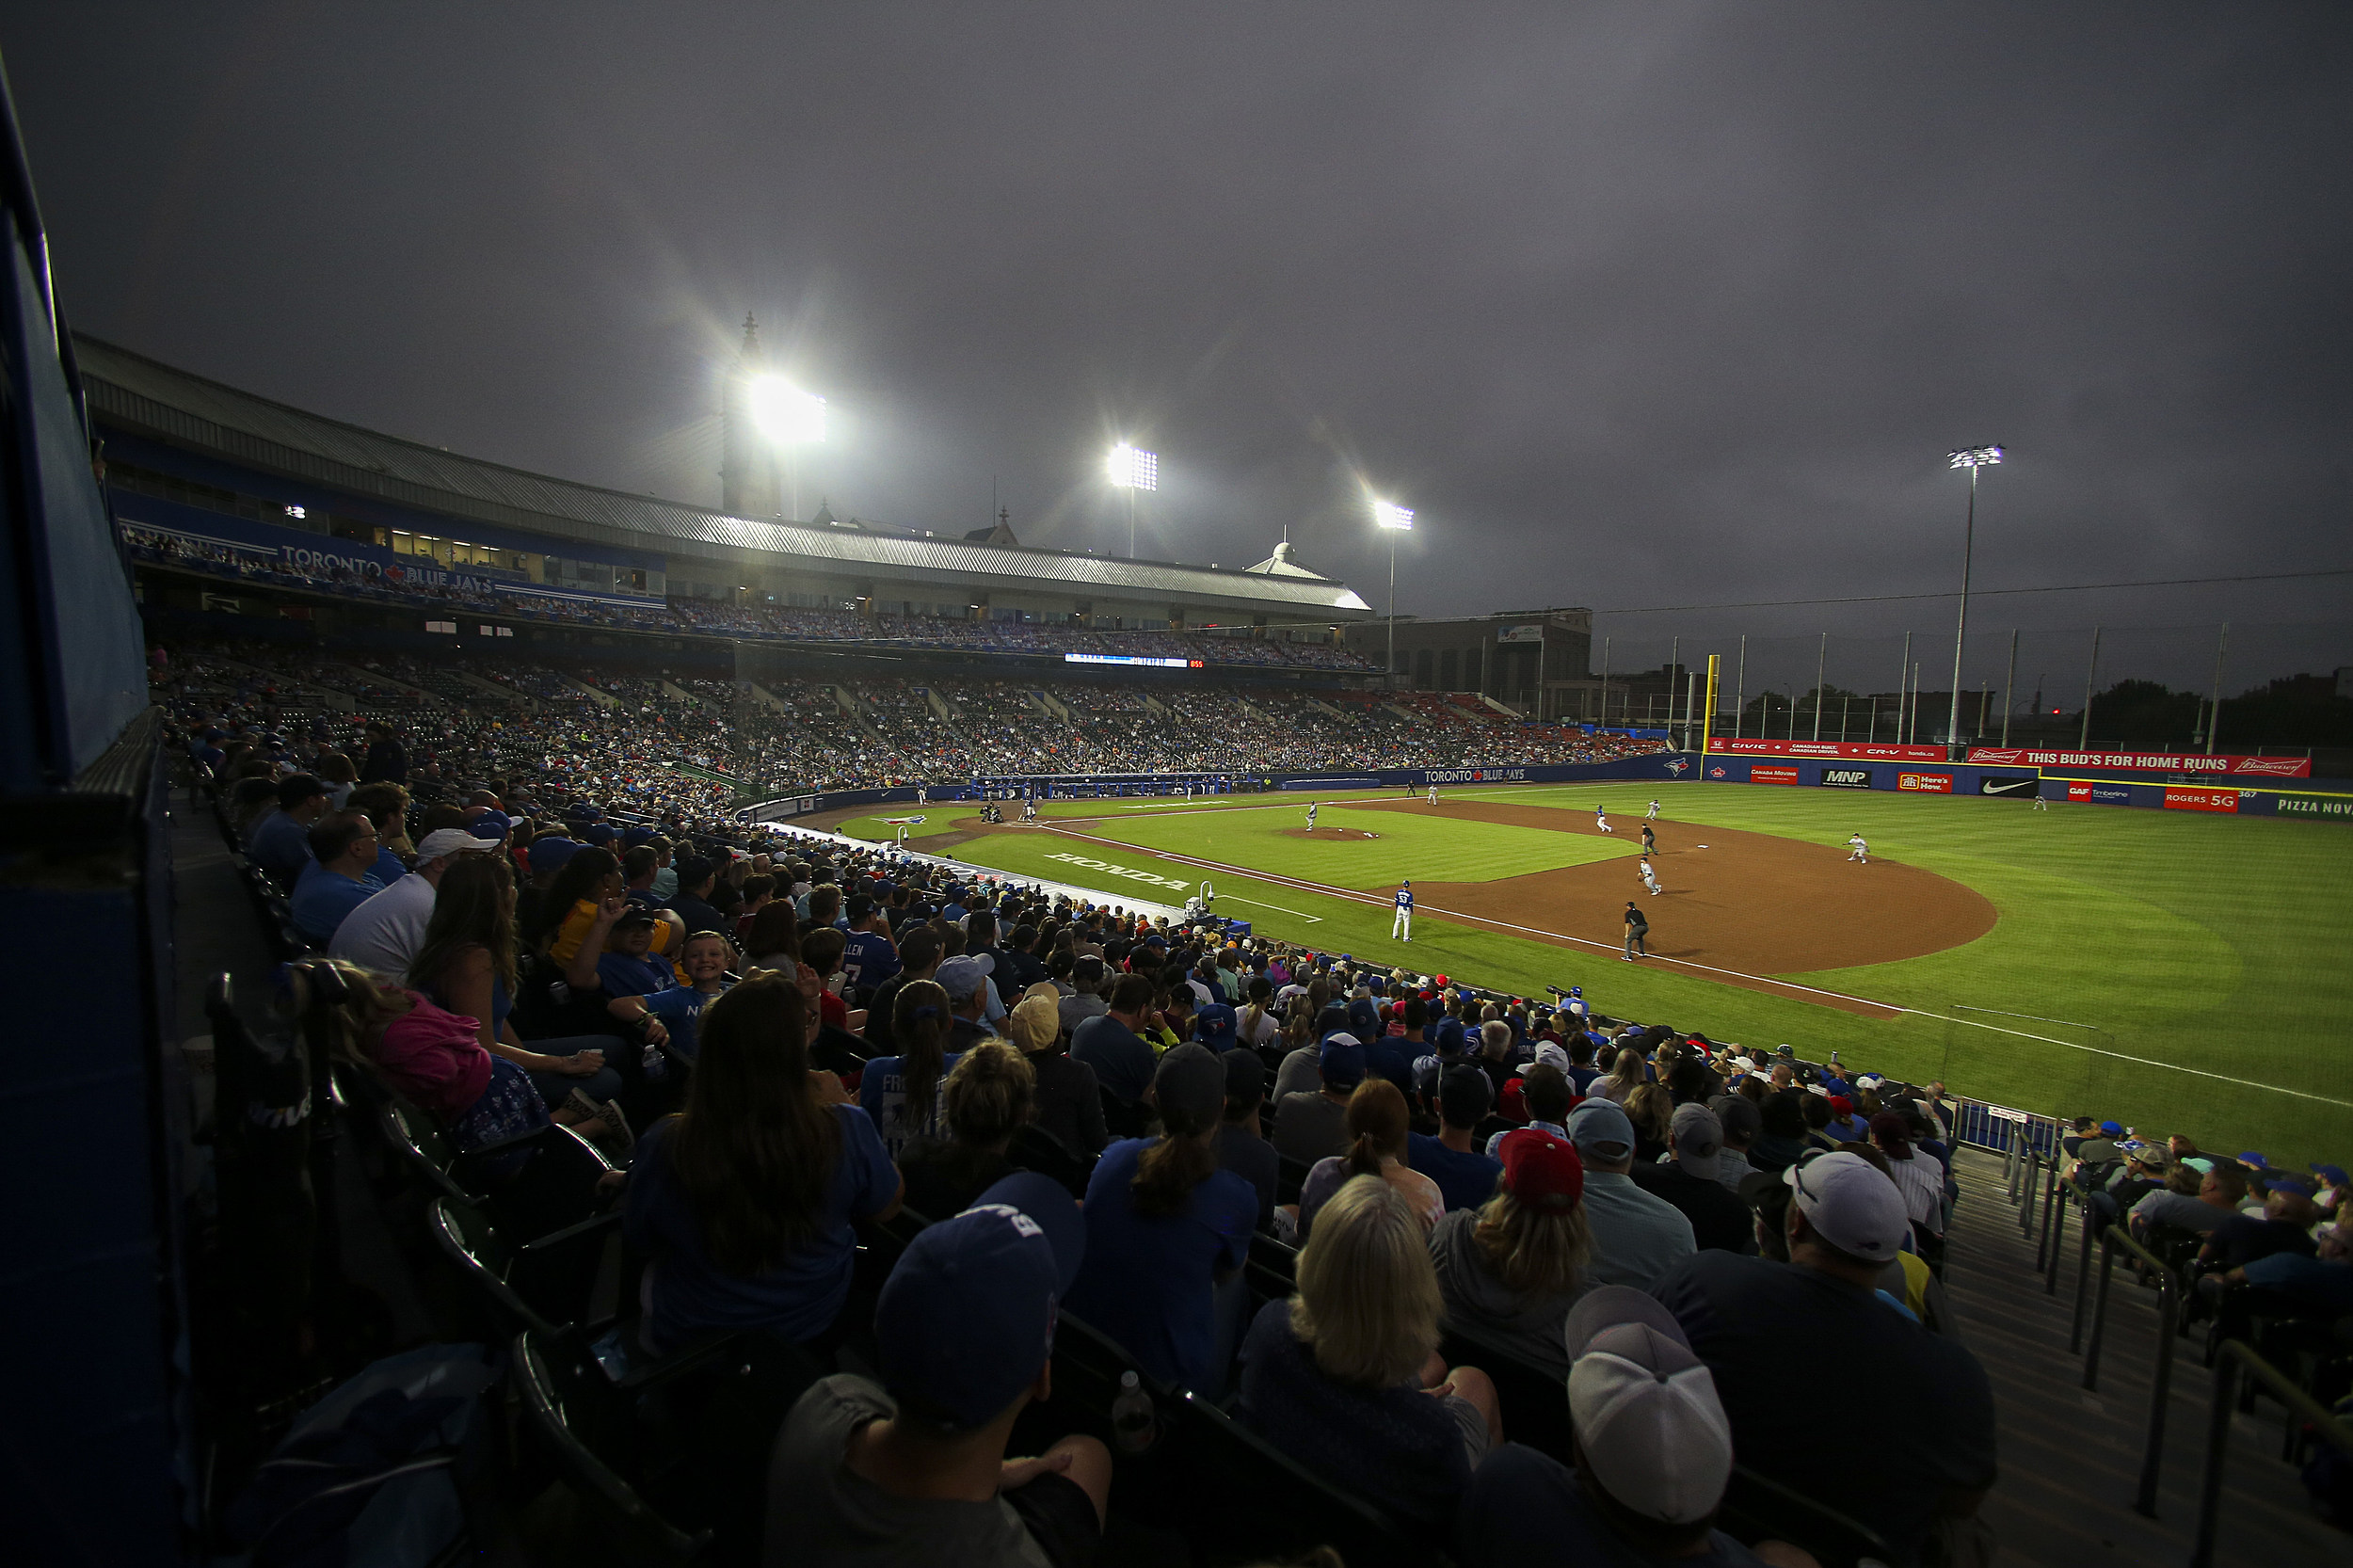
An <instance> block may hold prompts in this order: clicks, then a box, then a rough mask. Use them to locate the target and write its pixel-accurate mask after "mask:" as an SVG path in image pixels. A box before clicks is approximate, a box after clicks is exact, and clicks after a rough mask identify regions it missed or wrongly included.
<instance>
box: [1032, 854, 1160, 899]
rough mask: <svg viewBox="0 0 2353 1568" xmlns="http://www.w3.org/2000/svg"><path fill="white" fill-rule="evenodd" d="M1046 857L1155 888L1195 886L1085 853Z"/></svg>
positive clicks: (1067, 864)
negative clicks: (1097, 858) (1089, 856)
mask: <svg viewBox="0 0 2353 1568" xmlns="http://www.w3.org/2000/svg"><path fill="white" fill-rule="evenodd" d="M1046 858H1048V860H1059V861H1061V862H1062V863H1063V864H1064V865H1065V866H1077V867H1079V868H1080V870H1082V871H1090V872H1102V873H1103V874H1104V875H1105V876H1118V877H1125V878H1127V879H1128V881H1130V882H1148V883H1150V884H1151V885H1152V886H1153V887H1155V888H1176V889H1177V891H1178V892H1185V891H1188V890H1189V889H1191V888H1192V887H1193V884H1192V883H1190V882H1179V881H1177V879H1176V878H1175V877H1173V876H1162V875H1161V874H1160V872H1140V871H1137V870H1136V869H1135V868H1134V867H1132V866H1114V865H1112V863H1111V862H1110V861H1108V860H1090V859H1089V858H1087V857H1086V856H1083V855H1071V854H1068V853H1066V852H1064V851H1060V850H1057V851H1055V852H1053V853H1051V854H1049V855H1048V856H1046Z"/></svg>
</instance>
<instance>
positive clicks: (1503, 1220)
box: [1430, 1128, 1593, 1377]
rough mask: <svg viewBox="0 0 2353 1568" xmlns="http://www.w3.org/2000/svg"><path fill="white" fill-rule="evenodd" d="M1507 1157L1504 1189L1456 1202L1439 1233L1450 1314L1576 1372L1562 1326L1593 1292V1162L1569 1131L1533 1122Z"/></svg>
mask: <svg viewBox="0 0 2353 1568" xmlns="http://www.w3.org/2000/svg"><path fill="white" fill-rule="evenodd" d="M1502 1158H1503V1176H1502V1179H1501V1181H1500V1182H1499V1183H1498V1185H1497V1192H1496V1195H1495V1196H1494V1197H1492V1198H1490V1199H1488V1200H1487V1202H1486V1204H1485V1206H1484V1207H1483V1208H1476V1209H1472V1208H1457V1209H1453V1210H1450V1211H1449V1213H1448V1214H1447V1216H1446V1217H1445V1218H1444V1219H1442V1220H1440V1221H1439V1222H1438V1228H1437V1229H1435V1230H1433V1231H1432V1232H1431V1233H1430V1258H1431V1261H1432V1263H1433V1264H1434V1265H1435V1266H1436V1268H1437V1271H1438V1289H1439V1292H1440V1293H1441V1294H1442V1295H1443V1296H1445V1298H1446V1313H1447V1317H1448V1318H1449V1319H1450V1320H1453V1321H1455V1322H1458V1323H1462V1324H1465V1325H1466V1326H1469V1327H1472V1328H1479V1329H1484V1330H1486V1331H1488V1332H1489V1333H1491V1334H1493V1335H1495V1336H1497V1337H1499V1338H1501V1339H1503V1340H1504V1341H1505V1342H1506V1343H1508V1344H1511V1345H1512V1346H1513V1347H1515V1348H1516V1349H1517V1350H1518V1351H1519V1352H1520V1353H1521V1354H1523V1355H1525V1356H1527V1357H1528V1358H1529V1360H1531V1361H1534V1362H1536V1363H1538V1364H1539V1365H1541V1366H1543V1367H1545V1368H1549V1369H1551V1370H1552V1371H1554V1372H1556V1373H1558V1374H1559V1375H1561V1377H1566V1376H1568V1374H1569V1360H1568V1354H1567V1348H1566V1346H1565V1345H1564V1344H1563V1343H1562V1341H1561V1324H1562V1322H1563V1321H1564V1320H1566V1319H1567V1317H1568V1314H1569V1308H1570V1307H1572V1306H1574V1305H1576V1304H1577V1298H1578V1297H1579V1296H1582V1295H1583V1294H1584V1293H1585V1288H1586V1286H1585V1279H1584V1266H1585V1264H1586V1262H1587V1260H1588V1259H1590V1258H1591V1257H1592V1256H1593V1233H1592V1230H1591V1228H1590V1227H1589V1226H1588V1224H1586V1219H1585V1164H1584V1161H1583V1160H1579V1159H1578V1158H1577V1148H1576V1145H1574V1144H1571V1143H1570V1142H1569V1141H1568V1140H1567V1139H1565V1138H1556V1137H1554V1136H1553V1135H1552V1134H1551V1133H1549V1132H1544V1131H1540V1130H1538V1129H1536V1128H1524V1129H1522V1130H1520V1131H1517V1132H1509V1133H1506V1134H1504V1138H1503V1144H1502Z"/></svg>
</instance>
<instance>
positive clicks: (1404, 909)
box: [1389, 881, 1414, 942]
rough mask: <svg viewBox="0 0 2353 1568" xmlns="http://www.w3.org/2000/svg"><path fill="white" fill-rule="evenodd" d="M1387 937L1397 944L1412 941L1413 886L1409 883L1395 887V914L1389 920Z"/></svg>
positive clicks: (1402, 883)
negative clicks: (1397, 942)
mask: <svg viewBox="0 0 2353 1568" xmlns="http://www.w3.org/2000/svg"><path fill="white" fill-rule="evenodd" d="M1389 937H1390V939H1391V940H1392V941H1399V942H1410V941H1412V940H1413V939H1414V885H1413V883H1412V882H1410V881H1406V882H1401V883H1399V884H1398V885H1397V913H1396V914H1395V915H1393V916H1391V917H1390V919H1389Z"/></svg>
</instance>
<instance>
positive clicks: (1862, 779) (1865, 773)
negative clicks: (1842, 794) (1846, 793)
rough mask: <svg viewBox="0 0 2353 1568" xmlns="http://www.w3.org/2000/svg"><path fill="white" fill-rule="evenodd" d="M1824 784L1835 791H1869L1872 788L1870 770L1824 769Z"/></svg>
mask: <svg viewBox="0 0 2353 1568" xmlns="http://www.w3.org/2000/svg"><path fill="white" fill-rule="evenodd" d="M1822 782H1823V783H1824V784H1826V785H1828V786H1829V787H1830V788H1832V789H1834V790H1867V789H1869V788H1870V787H1871V770H1870V769H1868V768H1824V769H1823V770H1822Z"/></svg>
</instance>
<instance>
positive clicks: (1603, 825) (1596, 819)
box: [1593, 806, 1610, 833]
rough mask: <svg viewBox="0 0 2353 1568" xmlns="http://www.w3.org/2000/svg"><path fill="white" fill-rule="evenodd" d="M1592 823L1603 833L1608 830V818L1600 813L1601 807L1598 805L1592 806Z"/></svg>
mask: <svg viewBox="0 0 2353 1568" xmlns="http://www.w3.org/2000/svg"><path fill="white" fill-rule="evenodd" d="M1593 825H1594V826H1595V827H1598V828H1600V829H1601V830H1602V831H1603V832H1604V833H1607V832H1609V830H1610V828H1609V818H1608V817H1605V816H1603V815H1602V810H1601V808H1600V807H1598V806H1596V807H1594V808H1593Z"/></svg>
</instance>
